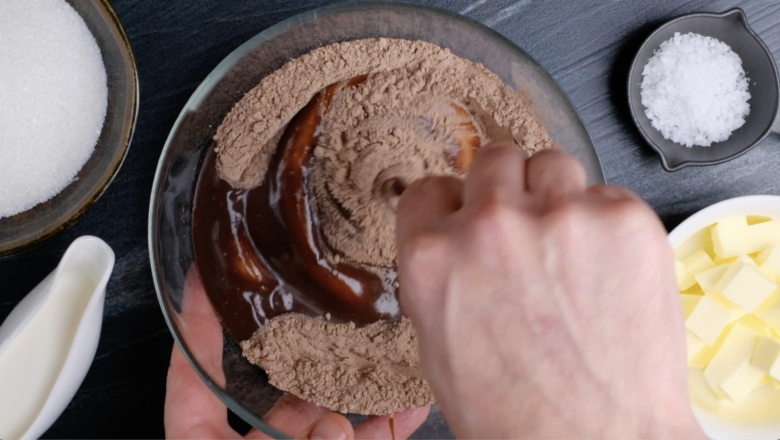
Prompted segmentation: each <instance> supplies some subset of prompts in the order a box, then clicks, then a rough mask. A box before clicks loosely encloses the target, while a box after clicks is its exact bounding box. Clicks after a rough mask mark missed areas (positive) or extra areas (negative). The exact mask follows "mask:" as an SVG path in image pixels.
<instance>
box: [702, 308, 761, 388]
mask: <svg viewBox="0 0 780 440" xmlns="http://www.w3.org/2000/svg"><path fill="white" fill-rule="evenodd" d="M761 337H762V336H761V335H760V334H758V333H757V332H755V331H753V330H752V329H750V328H748V327H746V326H744V325H742V324H740V323H739V322H738V323H736V324H735V325H734V327H733V328H732V329H731V331H730V332H729V333H728V335H727V336H726V339H725V340H724V341H723V345H722V346H721V347H720V350H718V352H717V353H716V354H715V356H714V357H713V358H712V361H710V364H709V365H708V366H707V368H705V369H704V379H705V380H706V381H707V384H709V386H710V387H711V388H712V390H713V391H714V392H715V393H716V394H718V393H719V392H721V391H723V392H724V393H725V394H726V395H727V396H728V397H729V398H731V399H732V400H734V399H735V398H736V399H737V400H739V398H740V396H742V397H744V396H743V394H744V392H745V390H744V388H749V387H750V385H751V382H752V386H753V388H755V386H756V385H758V383H759V382H760V381H761V379H763V377H764V376H765V375H766V373H763V374H759V373H761V371H760V370H758V369H757V368H755V367H752V366H751V365H750V360H751V359H752V357H753V353H754V352H755V349H756V346H757V345H758V341H759V340H760V339H761ZM756 376H758V378H757V379H755V377H756ZM754 379H755V381H754ZM724 384H727V387H726V388H727V389H726V388H723V385H724ZM749 391H752V388H751V389H750V390H749ZM749 391H748V392H749ZM744 395H746V394H744Z"/></svg>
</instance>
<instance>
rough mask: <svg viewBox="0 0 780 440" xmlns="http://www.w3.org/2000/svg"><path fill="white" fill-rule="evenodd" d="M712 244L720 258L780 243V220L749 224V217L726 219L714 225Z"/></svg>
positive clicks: (747, 252) (761, 249) (749, 252)
mask: <svg viewBox="0 0 780 440" xmlns="http://www.w3.org/2000/svg"><path fill="white" fill-rule="evenodd" d="M712 244H713V249H714V251H715V255H716V256H717V257H719V258H731V257H736V256H738V255H747V254H752V253H755V252H760V251H763V250H764V249H766V248H769V247H772V246H777V245H780V221H777V220H771V221H767V222H764V223H759V224H754V225H748V221H747V217H745V216H739V217H732V218H728V219H725V220H723V221H720V222H718V223H717V224H716V225H715V226H713V227H712Z"/></svg>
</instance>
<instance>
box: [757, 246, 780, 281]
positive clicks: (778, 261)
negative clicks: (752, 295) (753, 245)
mask: <svg viewBox="0 0 780 440" xmlns="http://www.w3.org/2000/svg"><path fill="white" fill-rule="evenodd" d="M756 263H757V264H758V265H759V266H760V267H761V271H762V272H764V273H765V274H766V275H767V276H769V277H770V278H772V279H774V280H775V282H776V283H777V282H780V246H773V247H771V248H767V249H764V251H763V252H761V253H760V254H758V256H757V257H756Z"/></svg>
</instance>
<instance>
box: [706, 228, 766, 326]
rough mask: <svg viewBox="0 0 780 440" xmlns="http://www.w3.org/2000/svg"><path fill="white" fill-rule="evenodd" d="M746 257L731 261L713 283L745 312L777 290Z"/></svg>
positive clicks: (751, 309)
mask: <svg viewBox="0 0 780 440" xmlns="http://www.w3.org/2000/svg"><path fill="white" fill-rule="evenodd" d="M762 224H765V223H761V225H762ZM761 225H756V226H761ZM756 226H751V227H756ZM748 259H749V258H747V257H744V258H740V259H738V260H737V261H735V262H734V263H731V265H730V266H729V268H728V270H727V271H726V273H724V274H723V277H722V278H721V279H720V281H718V283H717V284H716V285H715V290H717V291H718V292H720V293H722V294H723V296H725V297H726V298H728V299H729V300H731V301H732V302H733V303H734V304H736V305H738V306H739V307H740V308H742V309H743V310H745V311H746V312H748V313H753V312H755V311H756V309H757V308H758V306H760V305H761V303H763V302H764V301H766V299H767V298H769V296H770V295H772V293H773V292H774V291H775V290H777V284H776V283H775V282H774V280H772V279H770V278H769V277H767V276H766V275H765V274H764V273H763V272H761V270H759V269H758V267H756V265H755V263H754V262H753V261H752V260H751V261H746V260H748Z"/></svg>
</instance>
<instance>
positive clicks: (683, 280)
mask: <svg viewBox="0 0 780 440" xmlns="http://www.w3.org/2000/svg"><path fill="white" fill-rule="evenodd" d="M674 274H675V276H676V277H677V288H678V289H679V290H680V292H683V291H685V290H688V289H689V288H691V287H692V286H693V285H694V284H696V279H695V278H694V277H693V275H691V274H690V273H688V269H686V268H685V264H683V262H682V261H676V260H675V262H674Z"/></svg>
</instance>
